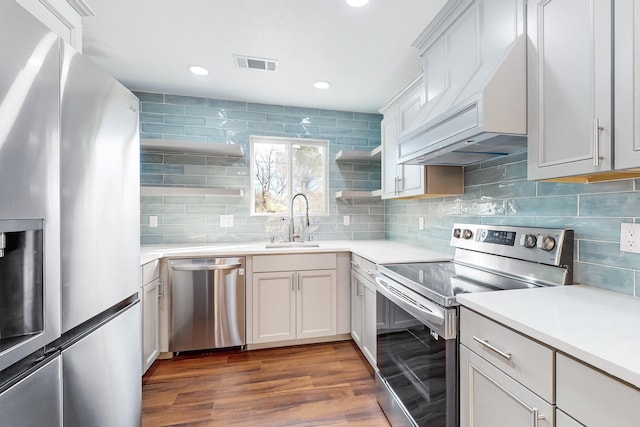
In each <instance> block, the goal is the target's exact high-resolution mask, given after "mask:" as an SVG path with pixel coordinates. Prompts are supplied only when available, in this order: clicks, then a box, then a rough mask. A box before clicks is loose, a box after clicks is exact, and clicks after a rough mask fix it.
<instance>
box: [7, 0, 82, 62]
mask: <svg viewBox="0 0 640 427" xmlns="http://www.w3.org/2000/svg"><path fill="white" fill-rule="evenodd" d="M16 2H17V3H18V4H19V5H21V6H22V7H24V8H25V9H27V10H28V11H29V12H30V13H31V14H32V15H33V16H35V17H36V18H38V19H39V20H40V21H41V22H42V23H43V24H45V25H46V26H47V27H49V29H50V30H51V31H53V32H54V33H56V34H57V35H59V36H60V37H61V38H62V39H63V40H64V41H66V42H67V43H69V44H70V45H71V46H73V47H74V48H75V49H76V50H77V51H78V52H82V17H83V16H91V15H94V13H93V11H92V10H91V8H90V7H89V6H88V5H87V4H86V3H85V2H84V0H16Z"/></svg>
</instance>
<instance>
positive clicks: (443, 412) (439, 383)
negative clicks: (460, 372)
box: [377, 293, 457, 427]
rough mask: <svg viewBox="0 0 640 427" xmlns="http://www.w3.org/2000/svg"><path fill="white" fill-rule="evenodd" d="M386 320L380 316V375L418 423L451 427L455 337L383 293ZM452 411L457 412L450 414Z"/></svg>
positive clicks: (378, 354)
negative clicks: (437, 333)
mask: <svg viewBox="0 0 640 427" xmlns="http://www.w3.org/2000/svg"><path fill="white" fill-rule="evenodd" d="M377 298H384V300H385V303H386V305H387V309H386V310H385V313H386V316H385V317H386V318H385V319H378V328H377V365H378V370H379V372H380V375H381V376H382V377H383V378H384V379H385V380H386V381H387V384H388V385H389V387H390V388H391V389H392V390H393V391H394V393H395V394H396V396H397V397H398V398H399V400H400V401H401V402H402V404H403V405H404V407H405V409H406V410H407V412H409V414H410V415H411V417H412V418H413V420H414V421H415V422H416V424H417V425H418V426H429V427H448V426H450V425H453V424H452V423H453V422H454V420H455V419H456V417H455V411H457V409H456V408H455V405H456V400H457V399H456V398H455V393H456V387H457V375H456V351H457V349H456V340H445V339H443V338H441V337H438V339H436V338H434V337H433V336H432V335H431V330H430V329H429V328H428V327H427V326H425V325H423V324H422V323H420V322H419V321H417V320H416V319H414V318H413V317H412V316H411V315H409V314H408V313H407V312H405V311H404V310H402V309H401V308H400V307H398V306H397V305H396V304H394V303H393V302H391V301H389V299H387V298H385V297H384V296H383V295H381V294H380V293H378V294H377ZM452 411H453V412H452Z"/></svg>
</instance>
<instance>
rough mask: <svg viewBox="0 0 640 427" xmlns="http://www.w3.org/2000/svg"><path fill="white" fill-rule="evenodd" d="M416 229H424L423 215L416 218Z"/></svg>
mask: <svg viewBox="0 0 640 427" xmlns="http://www.w3.org/2000/svg"><path fill="white" fill-rule="evenodd" d="M418 230H424V217H423V216H421V217H420V218H418Z"/></svg>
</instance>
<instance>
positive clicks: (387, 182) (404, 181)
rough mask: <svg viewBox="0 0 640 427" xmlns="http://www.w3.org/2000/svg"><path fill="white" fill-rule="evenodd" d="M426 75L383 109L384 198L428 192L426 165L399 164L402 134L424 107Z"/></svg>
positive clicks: (411, 84)
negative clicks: (425, 188) (399, 143)
mask: <svg viewBox="0 0 640 427" xmlns="http://www.w3.org/2000/svg"><path fill="white" fill-rule="evenodd" d="M424 99H425V90H424V84H423V83H422V76H419V77H417V78H416V79H415V80H413V81H412V82H411V83H410V84H409V86H408V87H407V88H406V89H405V90H404V91H403V92H401V93H400V94H399V95H398V96H397V97H396V98H395V99H394V100H392V101H391V102H390V103H389V104H387V105H386V106H384V107H382V108H381V109H380V112H381V113H382V114H383V115H384V118H383V119H382V198H383V199H390V198H396V197H410V196H416V195H419V194H422V193H424V169H425V168H424V166H420V165H402V164H400V163H398V135H399V134H400V133H402V132H403V131H404V130H405V129H406V128H407V127H408V126H409V124H410V123H411V122H412V120H413V119H414V118H415V117H416V115H417V113H418V111H419V110H420V107H422V105H423V104H424Z"/></svg>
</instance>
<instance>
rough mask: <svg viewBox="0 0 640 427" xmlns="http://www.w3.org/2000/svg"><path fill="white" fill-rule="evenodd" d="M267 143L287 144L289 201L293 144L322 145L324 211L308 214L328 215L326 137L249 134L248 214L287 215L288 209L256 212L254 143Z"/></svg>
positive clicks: (327, 151)
mask: <svg viewBox="0 0 640 427" xmlns="http://www.w3.org/2000/svg"><path fill="white" fill-rule="evenodd" d="M261 142H263V143H268V144H284V145H288V150H289V151H288V153H289V156H288V164H287V169H288V176H287V188H288V189H289V193H290V194H289V195H288V201H289V203H290V202H291V197H292V196H293V195H294V194H293V193H292V191H291V189H293V179H292V178H293V173H292V168H291V166H292V164H293V149H292V147H293V146H294V145H311V146H313V145H315V146H319V147H323V148H324V150H325V156H324V188H325V194H324V207H325V209H324V211H323V212H320V211H312V210H311V209H310V210H309V215H314V216H329V215H330V206H329V193H330V191H331V190H330V188H329V182H330V180H329V175H330V173H329V155H330V154H329V153H330V152H329V148H330V147H329V145H330V143H329V140H328V139H313V138H295V137H279V136H261V135H251V136H250V137H249V151H250V160H249V161H250V164H249V175H250V180H249V181H250V189H249V191H250V192H251V196H250V197H251V199H250V201H249V204H250V208H249V209H250V215H251V216H262V217H273V216H276V217H277V216H280V217H281V216H283V215H284V216H287V217H288V215H289V211H288V210H287V211H285V212H256V200H255V197H256V181H255V167H256V166H255V150H254V145H255V144H256V143H261Z"/></svg>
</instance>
